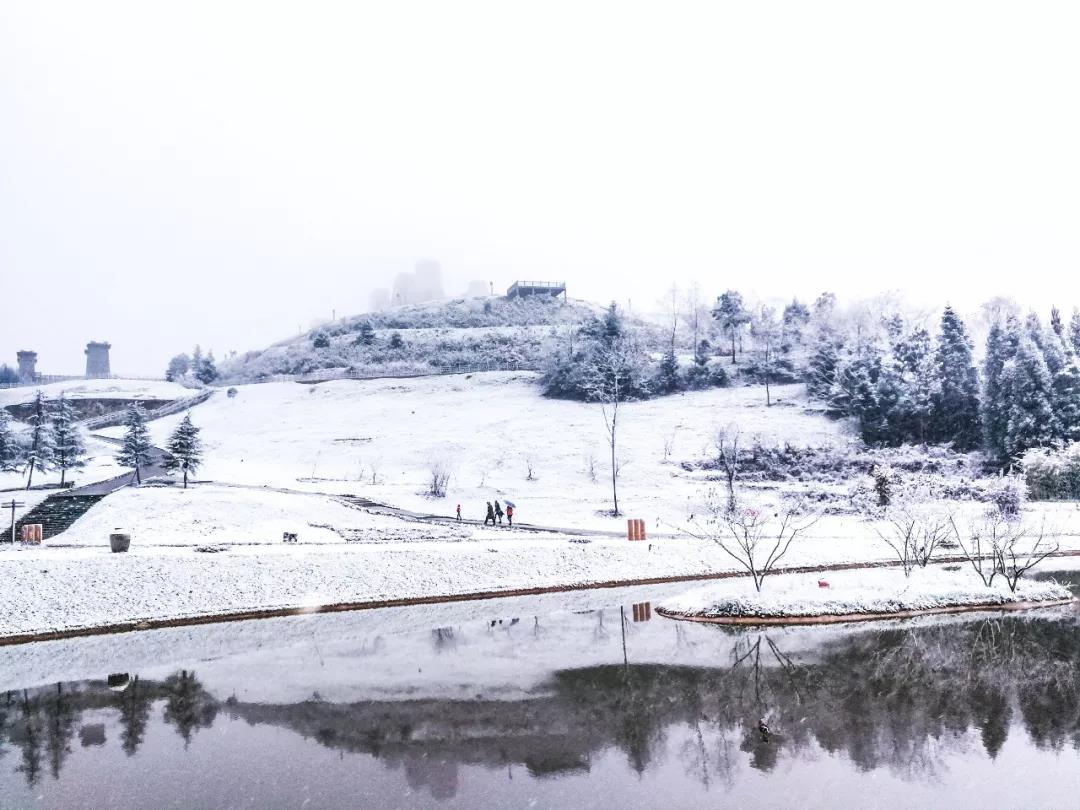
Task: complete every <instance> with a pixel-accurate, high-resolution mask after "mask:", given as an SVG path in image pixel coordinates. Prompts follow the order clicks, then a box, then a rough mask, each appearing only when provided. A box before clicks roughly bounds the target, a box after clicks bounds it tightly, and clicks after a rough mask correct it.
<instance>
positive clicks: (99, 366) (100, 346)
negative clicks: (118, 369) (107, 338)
mask: <svg viewBox="0 0 1080 810" xmlns="http://www.w3.org/2000/svg"><path fill="white" fill-rule="evenodd" d="M111 348H112V345H111V344H109V343H98V342H96V341H93V340H92V341H90V342H89V343H87V344H86V376H87V377H89V378H94V377H109V376H111V374H112V372H111V371H110V370H109V349H111Z"/></svg>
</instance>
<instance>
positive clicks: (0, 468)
mask: <svg viewBox="0 0 1080 810" xmlns="http://www.w3.org/2000/svg"><path fill="white" fill-rule="evenodd" d="M20 455H22V453H21V448H20V447H19V443H18V442H17V441H16V440H15V431H13V430H12V429H11V414H9V413H8V412H7V409H6V408H0V472H12V471H13V470H16V469H18V467H19V456H20Z"/></svg>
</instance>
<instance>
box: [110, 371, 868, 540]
mask: <svg viewBox="0 0 1080 810" xmlns="http://www.w3.org/2000/svg"><path fill="white" fill-rule="evenodd" d="M533 379H534V377H533V375H532V374H530V373H512V372H494V373H488V374H476V375H471V376H452V377H427V378H418V379H411V380H369V381H350V380H342V381H336V382H329V383H323V384H320V385H300V384H297V383H270V384H265V385H248V386H240V387H239V394H238V395H237V396H236V397H235V398H232V399H229V398H225V397H214V398H213V399H212V400H210V401H209V402H208V403H206V404H204V405H201V406H199V407H198V408H197V409H195V410H194V411H193V412H192V419H193V420H194V422H195V423H196V424H197V425H198V426H199V427H200V428H201V429H202V431H203V438H204V440H205V443H206V447H207V452H206V464H205V466H204V467H203V468H202V469H200V471H199V477H200V478H203V479H209V480H214V481H219V482H230V483H245V484H254V485H258V486H261V485H264V484H265V485H270V486H276V487H289V488H299V489H308V490H311V491H320V492H336V493H354V494H358V495H364V496H366V497H369V498H371V499H373V500H378V501H381V502H387V503H391V504H394V505H396V506H403V507H406V508H410V509H414V510H417V511H424V512H436V513H442V514H447V515H449V514H451V513H452V512H453V509H454V506H455V505H456V504H458V503H460V504H461V507H462V512H463V514H464V515H465V517H472V518H480V519H482V518H483V510H484V504H485V502H486V501H490V500H495V499H499V500H506V499H510V500H511V501H513V502H514V503H515V504H516V505H517V519H518V520H520V521H523V522H527V523H535V524H542V525H549V526H562V527H567V528H594V529H610V530H624V529H625V523H623V522H622V520H621V519H618V520H617V519H613V518H611V517H610V516H608V515H606V514H604V512H605V511H607V510H610V508H611V483H610V460H609V455H610V454H609V451H608V449H607V444H606V438H605V436H606V434H605V428H604V422H603V418H602V416H601V414H600V410H599V407H598V406H595V405H587V404H582V403H575V402H563V401H557V400H549V399H544V398H543V397H541V396H540V393H539V390H538V389H537V387H536V386H535V385H534V384H533ZM774 396H775V397H776V398H777V399H778V400H780V402H779V404H777V405H775V406H774V407H772V408H769V409H766V408H764V407H761V405H762V403H763V399H764V392H763V390H762V389H759V388H732V389H716V390H711V391H701V392H693V393H687V394H684V395H681V396H677V397H672V398H666V399H658V400H653V401H649V402H640V403H631V404H628V405H626V406H625V407H624V409H623V411H622V413H621V416H620V420H621V427H620V439H619V458H620V464H621V472H620V478H619V498H620V509H621V510H622V511H623V512H625V513H626V515H627V516H629V517H636V518H642V519H644V520H646V521H647V522H649V523H650V524H653V525H655V524H656V523H657V521H660V522H661V523H664V524H670V523H673V522H678V521H681V520H683V519H684V518H685V517H686V514H687V505H688V501H689V500H690V499H692V498H694V497H695V496H696V495H697V494H698V493H699V492H700V490H701V487H702V475H701V474H700V473H696V472H695V473H689V472H686V471H685V470H683V469H682V468H681V467H680V466H679V462H682V461H688V460H697V459H701V458H703V457H704V456H706V455H708V454H709V453H710V452H711V450H710V439H711V436H712V434H713V432H714V431H715V430H716V428H717V427H722V426H725V425H728V424H730V423H736V424H738V426H739V428H740V430H741V431H742V433H743V434H744V436H745V437H746V438H747V440H750V439H752V438H753V437H754V436H760V437H761V438H762V440H763V441H766V442H783V441H791V442H795V443H797V444H800V445H814V446H820V445H824V444H834V443H845V442H847V441H849V437H848V435H847V433H846V428H845V426H844V425H843V424H842V423H839V422H834V421H830V420H828V419H826V418H824V417H823V416H821V415H819V414H816V413H809V412H807V409H806V403H805V398H804V394H803V389H802V387H801V386H783V387H777V388H775V389H774ZM180 418H181V417H180V416H176V417H169V418H165V419H161V420H158V421H156V422H154V423H153V424H152V425H151V432H152V434H153V436H154V439H155V441H157V442H159V443H161V442H164V440H165V438H166V437H167V436H168V434H169V432H170V431H171V430H172V429H173V428H174V427H175V425H176V423H177V422H178V421H179V419H180ZM103 432H104V433H105V434H106V435H114V436H119V435H120V434H121V429H120V428H112V429H109V430H106V431H103ZM668 440H670V442H671V446H672V454H671V457H670V459H669V461H668V462H666V463H665V462H664V461H663V452H664V443H665V441H668ZM590 457H591V458H592V466H593V467H594V471H595V480H593V476H591V475H590V473H589V467H590ZM435 461H441V462H444V463H445V464H447V465H448V466H449V468H450V470H451V479H450V485H449V493H448V496H447V497H446V498H445V499H437V500H433V499H430V498H428V497H427V496H426V495H425V492H426V490H427V485H428V479H429V478H430V467H431V465H432V463H433V462H435ZM530 465H531V468H532V471H533V480H528V478H529V468H530ZM373 475H374V476H375V481H376V483H375V484H372V476H373Z"/></svg>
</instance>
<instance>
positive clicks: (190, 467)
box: [165, 413, 202, 489]
mask: <svg viewBox="0 0 1080 810" xmlns="http://www.w3.org/2000/svg"><path fill="white" fill-rule="evenodd" d="M166 448H167V449H168V451H169V455H168V457H167V458H166V459H165V469H167V470H169V471H176V470H182V471H183V473H184V489H187V485H188V474H189V473H190V474H194V473H195V471H196V470H198V469H199V465H201V464H202V440H201V439H200V438H199V429H198V428H197V427H195V425H193V424H192V422H191V414H190V413H188V414H185V415H184V418H183V419H182V420H180V424H179V425H177V426H176V430H174V431H173V432H172V435H171V436H170V437H169V443H168V444H167V445H166Z"/></svg>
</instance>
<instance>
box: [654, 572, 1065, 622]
mask: <svg viewBox="0 0 1080 810" xmlns="http://www.w3.org/2000/svg"><path fill="white" fill-rule="evenodd" d="M821 581H824V582H827V583H828V587H821V586H820V584H819V582H821ZM1071 596H1072V594H1071V593H1070V591H1069V589H1068V588H1066V587H1064V586H1063V585H1059V584H1057V583H1056V582H1050V581H1045V580H1044V581H1035V580H1031V579H1021V580H1020V582H1019V584H1018V585H1017V589H1016V591H1010V590H1009V588H1008V586H1007V585H1006V584H1005V582H1004V579H1003V578H1002V577H999V578H998V579H997V580H995V582H994V584H993V586H992V587H990V588H987V587H986V586H985V585H984V584H983V583H982V581H981V580H980V579H979V578H978V577H977V576H976V575H975V574H974V572H972V571H971V570H970V569H969V568H968V567H967V566H966V565H964V566H960V567H959V570H955V571H946V570H944V569H942V568H941V567H938V566H929V567H927V568H925V569H916V570H914V571H912V572H911V575H910V576H908V577H905V576H904V575H903V572H902V571H899V570H896V569H876V570H865V571H838V572H833V573H830V574H828V575H827V576H825V577H821V576H809V575H805V574H801V575H793V576H784V577H770V578H767V579H766V580H765V583H764V585H763V587H762V589H761V591H760V592H759V591H756V590H755V589H754V587H753V584H752V583H751V582H749V581H748V580H727V581H723V582H719V583H715V584H713V585H709V586H707V587H699V588H694V589H692V590H689V591H687V592H686V593H683V594H681V595H679V596H675V597H672V598H669V599H665V600H664V602H663V604H661V605H660V608H661V609H663V610H665V611H670V612H671V613H676V614H681V615H685V616H698V617H704V618H711V617H718V618H719V617H743V618H750V617H755V618H796V617H798V618H802V617H815V616H847V615H851V614H860V613H861V614H882V613H884V614H891V613H904V612H909V611H924V610H935V609H941V608H948V607H964V606H972V605H1005V604H1009V603H1012V602H1045V601H1055V600H1062V599H1069V598H1071Z"/></svg>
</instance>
